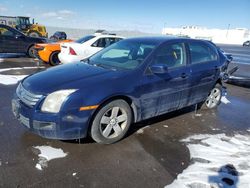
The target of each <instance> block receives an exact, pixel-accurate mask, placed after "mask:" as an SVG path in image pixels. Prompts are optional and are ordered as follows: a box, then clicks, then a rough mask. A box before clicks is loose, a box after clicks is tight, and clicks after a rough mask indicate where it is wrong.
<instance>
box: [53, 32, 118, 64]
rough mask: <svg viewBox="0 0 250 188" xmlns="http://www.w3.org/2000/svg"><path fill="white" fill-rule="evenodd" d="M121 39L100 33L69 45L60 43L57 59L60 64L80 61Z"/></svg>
mask: <svg viewBox="0 0 250 188" xmlns="http://www.w3.org/2000/svg"><path fill="white" fill-rule="evenodd" d="M122 39H123V37H120V36H116V35H109V34H101V33H95V34H93V35H87V36H85V37H83V38H80V39H78V40H76V41H74V42H71V43H61V52H60V53H59V55H58V57H59V60H60V62H61V63H72V62H75V61H80V60H82V59H85V58H88V57H90V56H92V55H93V54H95V53H97V52H99V51H100V50H102V49H103V48H106V47H108V46H109V45H111V44H113V43H115V42H118V41H120V40H122Z"/></svg>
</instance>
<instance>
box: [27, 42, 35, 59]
mask: <svg viewBox="0 0 250 188" xmlns="http://www.w3.org/2000/svg"><path fill="white" fill-rule="evenodd" d="M27 54H28V56H29V57H31V58H35V46H34V45H32V46H30V47H29V49H28V52H27Z"/></svg>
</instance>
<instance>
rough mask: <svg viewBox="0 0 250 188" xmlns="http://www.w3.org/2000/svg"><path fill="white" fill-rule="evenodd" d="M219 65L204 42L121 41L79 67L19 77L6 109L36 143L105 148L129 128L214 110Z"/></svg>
mask: <svg viewBox="0 0 250 188" xmlns="http://www.w3.org/2000/svg"><path fill="white" fill-rule="evenodd" d="M225 62H226V57H225V56H224V55H223V54H222V53H221V52H220V51H219V50H218V49H217V48H216V47H215V46H214V45H212V44H210V43H208V42H206V41H200V40H193V39H180V38H167V37H142V38H131V39H124V40H122V41H120V42H117V43H115V44H113V45H111V46H109V47H107V48H105V49H104V50H102V51H100V52H99V53H96V54H95V55H93V56H92V57H90V58H89V59H86V60H85V61H82V62H78V63H72V64H66V65H62V66H57V67H53V68H51V69H48V70H46V71H43V72H39V73H37V74H34V75H32V76H29V77H27V78H25V79H24V80H23V81H22V82H21V83H20V84H19V85H18V87H17V89H16V93H15V95H14V98H13V100H12V109H13V112H14V114H15V116H16V118H17V119H18V120H19V121H20V122H21V124H23V125H24V126H25V127H26V128H28V129H29V130H30V131H31V132H33V133H35V134H38V135H40V136H42V137H46V138H52V139H64V140H65V139H76V138H82V137H86V136H87V135H90V136H91V137H92V138H93V139H94V140H95V141H96V142H98V143H102V144H110V143H114V142H117V141H118V140H120V139H122V138H123V137H124V136H125V134H126V133H127V131H128V129H129V127H130V126H131V125H133V123H135V122H138V121H141V120H145V119H148V118H151V117H155V116H158V115H161V114H164V113H167V112H170V111H174V110H178V109H181V108H183V107H186V106H190V105H194V104H203V105H204V107H206V108H210V109H211V108H215V107H217V106H218V105H219V104H220V99H221V96H222V83H221V78H220V70H221V67H222V66H224V64H225ZM55 77H56V78H57V79H54V78H55ZM44 83H46V84H44Z"/></svg>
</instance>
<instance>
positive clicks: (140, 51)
mask: <svg viewBox="0 0 250 188" xmlns="http://www.w3.org/2000/svg"><path fill="white" fill-rule="evenodd" d="M155 46H156V44H155V43H153V42H151V41H150V42H140V41H128V40H125V41H124V40H123V41H120V42H117V43H115V44H113V45H111V46H109V47H107V48H105V49H104V50H102V51H101V52H99V53H97V54H96V55H94V56H92V57H91V58H90V59H89V64H93V65H96V66H102V67H107V68H113V69H126V70H132V69H135V68H136V67H138V66H139V65H140V64H141V63H142V62H143V60H144V59H145V58H146V57H147V56H148V55H149V54H150V52H151V51H152V50H153V49H154V48H155Z"/></svg>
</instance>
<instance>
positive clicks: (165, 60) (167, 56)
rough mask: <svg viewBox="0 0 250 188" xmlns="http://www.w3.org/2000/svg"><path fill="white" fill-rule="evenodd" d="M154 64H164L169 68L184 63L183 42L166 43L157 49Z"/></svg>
mask: <svg viewBox="0 0 250 188" xmlns="http://www.w3.org/2000/svg"><path fill="white" fill-rule="evenodd" d="M154 64H166V65H167V66H168V67H169V68H174V67H180V66H185V65H186V53H185V45H184V43H176V44H167V45H165V46H163V47H161V48H160V49H159V51H157V53H156V56H155V60H154Z"/></svg>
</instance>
